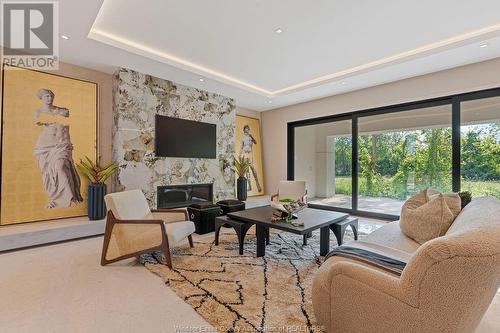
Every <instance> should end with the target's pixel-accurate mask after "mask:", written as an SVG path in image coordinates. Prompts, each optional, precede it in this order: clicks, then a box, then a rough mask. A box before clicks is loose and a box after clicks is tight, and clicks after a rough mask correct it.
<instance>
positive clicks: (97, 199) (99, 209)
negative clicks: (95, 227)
mask: <svg viewBox="0 0 500 333" xmlns="http://www.w3.org/2000/svg"><path fill="white" fill-rule="evenodd" d="M76 167H77V168H78V171H80V173H81V174H82V175H84V176H85V177H87V178H88V180H89V181H90V184H89V187H88V199H89V200H88V215H89V219H90V220H100V219H103V218H104V217H105V216H106V206H105V204H104V196H105V195H106V184H105V182H106V180H107V179H108V178H109V177H111V176H112V175H114V174H115V172H116V171H117V170H118V166H117V165H116V164H115V163H110V164H108V165H106V166H101V165H100V164H99V162H97V161H96V162H95V163H94V162H93V161H92V160H91V159H90V158H88V157H87V156H85V160H80V163H78V164H77V165H76Z"/></svg>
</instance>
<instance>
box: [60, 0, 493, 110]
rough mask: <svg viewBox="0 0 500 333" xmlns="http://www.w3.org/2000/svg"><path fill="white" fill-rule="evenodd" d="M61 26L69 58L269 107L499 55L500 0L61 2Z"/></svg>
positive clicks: (245, 104)
mask: <svg viewBox="0 0 500 333" xmlns="http://www.w3.org/2000/svg"><path fill="white" fill-rule="evenodd" d="M101 5H102V6H101ZM277 28H281V29H282V30H283V32H282V33H281V34H277V33H275V30H276V29H277ZM60 31H61V33H62V34H65V35H68V36H70V37H71V38H70V39H69V40H61V42H60V55H61V60H62V61H65V62H69V63H74V64H77V65H82V66H85V67H90V68H94V69H97V70H102V71H106V72H113V71H114V70H115V69H116V68H117V67H127V68H131V69H134V70H138V71H141V72H144V73H148V74H151V75H154V76H158V77H162V78H165V79H169V80H172V81H174V82H178V83H181V84H185V85H189V86H193V87H196V88H200V89H204V90H208V91H212V92H216V93H220V94H222V95H226V96H229V97H232V98H234V99H235V101H236V104H237V105H239V106H242V107H246V108H250V109H254V110H259V111H264V110H268V109H272V108H277V107H281V106H285V105H290V104H295V103H299V102H303V101H307V100H311V99H315V98H319V97H324V96H329V95H335V94H340V93H344V92H347V91H352V90H357V89H362V88H366V87H369V86H374V85H379V84H383V83H387V82H391V81H396V80H400V79H403V78H408V77H412V76H417V75H422V74H426V73H430V72H435V71H439V70H442V69H446V68H451V67H455V66H460V65H464V64H469V63H474V62H479V61H483V60H486V59H491V58H496V57H499V56H500V1H498V0H475V1H457V0H440V1H435V0H433V1H431V0H420V1H414V0H412V1H410V0H385V1H369V0H365V1H353V0H350V1H349V0H335V1H334V0H315V1H306V0H273V1H266V0H212V1H199V0H182V1H180V0H177V1H174V0H147V1H138V0H106V1H104V2H103V1H102V0H85V1H75V0H60ZM484 43H487V44H488V47H485V48H480V47H479V45H481V44H484ZM202 77H203V78H204V82H200V80H199V79H200V78H202ZM270 101H272V103H270Z"/></svg>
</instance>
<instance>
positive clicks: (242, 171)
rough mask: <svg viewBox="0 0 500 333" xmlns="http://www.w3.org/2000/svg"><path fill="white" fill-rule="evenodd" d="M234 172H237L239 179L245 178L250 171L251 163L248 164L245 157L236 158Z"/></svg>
mask: <svg viewBox="0 0 500 333" xmlns="http://www.w3.org/2000/svg"><path fill="white" fill-rule="evenodd" d="M233 170H234V172H236V174H237V175H238V177H245V176H246V175H247V173H248V170H250V162H248V160H247V159H246V158H245V157H243V156H238V157H235V158H234V165H233Z"/></svg>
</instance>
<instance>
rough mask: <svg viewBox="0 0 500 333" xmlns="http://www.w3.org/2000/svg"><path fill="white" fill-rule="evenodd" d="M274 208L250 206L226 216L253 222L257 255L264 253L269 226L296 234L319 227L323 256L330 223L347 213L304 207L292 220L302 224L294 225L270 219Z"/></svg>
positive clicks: (328, 237) (345, 215) (327, 247)
mask: <svg viewBox="0 0 500 333" xmlns="http://www.w3.org/2000/svg"><path fill="white" fill-rule="evenodd" d="M274 211H275V209H274V208H272V207H271V206H264V207H257V208H251V209H247V210H242V211H239V212H234V213H229V214H227V216H228V217H230V218H232V219H235V220H238V221H242V222H247V223H252V224H255V228H256V230H255V231H256V234H257V257H262V256H264V255H265V254H266V244H265V242H266V233H267V230H268V229H269V228H274V229H279V230H283V231H286V232H291V233H293V234H297V235H307V234H309V233H310V232H312V231H313V230H316V229H320V250H319V253H320V255H322V256H325V255H327V254H328V252H329V251H330V225H332V224H334V223H337V222H340V221H342V220H345V219H346V218H347V217H348V216H349V215H348V214H344V213H337V212H332V211H327V210H321V209H314V208H305V209H304V210H302V211H300V212H299V213H298V214H297V216H298V219H295V220H294V222H297V221H299V222H303V223H304V225H303V226H294V225H292V224H289V223H286V222H284V221H277V222H273V221H272V216H273V212H274Z"/></svg>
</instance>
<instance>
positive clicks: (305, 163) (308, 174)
mask: <svg viewBox="0 0 500 333" xmlns="http://www.w3.org/2000/svg"><path fill="white" fill-rule="evenodd" d="M351 130H352V122H351V120H339V121H336V122H328V123H323V124H314V125H308V126H303V127H296V128H295V133H294V137H295V148H294V149H295V150H294V156H295V161H294V165H295V168H294V177H293V178H294V179H297V180H305V181H306V182H307V192H308V198H309V202H310V203H311V204H315V205H322V206H327V207H338V208H346V209H350V208H351V207H352V135H351Z"/></svg>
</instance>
